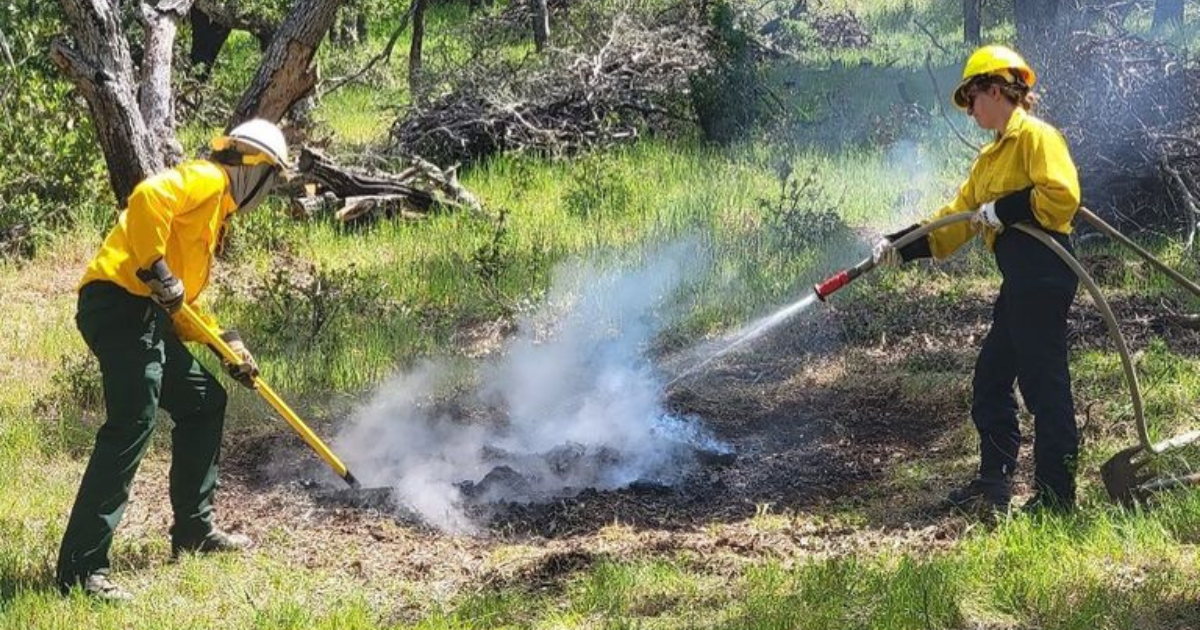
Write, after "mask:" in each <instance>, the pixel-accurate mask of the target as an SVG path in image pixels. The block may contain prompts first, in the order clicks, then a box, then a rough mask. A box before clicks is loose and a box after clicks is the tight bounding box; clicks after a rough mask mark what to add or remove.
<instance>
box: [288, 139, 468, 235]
mask: <svg viewBox="0 0 1200 630" xmlns="http://www.w3.org/2000/svg"><path fill="white" fill-rule="evenodd" d="M410 160H411V161H412V166H410V167H408V168H405V169H404V170H402V171H401V172H399V173H397V174H387V173H365V172H362V171H359V170H354V169H349V168H345V167H342V166H339V165H338V164H336V163H335V162H334V161H333V160H332V159H330V158H329V157H328V156H326V155H324V154H323V153H321V152H320V151H317V150H314V149H310V148H305V149H303V150H302V151H301V152H300V159H299V163H298V166H299V171H298V172H299V175H300V177H299V178H298V179H299V180H301V181H303V182H308V183H310V184H312V185H313V186H314V187H315V188H316V189H319V191H320V194H311V193H310V194H305V195H303V196H301V197H299V198H296V199H294V200H293V201H292V204H291V214H292V216H293V217H294V218H312V217H316V216H320V215H324V214H329V213H331V212H332V213H333V214H334V216H335V217H336V218H337V220H338V221H341V222H343V223H347V222H360V221H363V220H373V219H378V218H391V217H395V216H400V217H403V218H405V219H418V218H423V217H425V216H428V215H429V214H430V213H432V212H435V211H437V210H438V209H440V208H466V209H468V210H470V211H471V212H474V213H476V214H478V215H481V216H482V215H483V207H482V205H481V204H480V203H479V200H478V199H477V198H476V197H475V195H474V194H472V193H471V191H469V190H467V189H466V188H465V187H464V186H463V185H462V184H461V183H459V181H458V176H457V174H456V172H455V169H454V168H450V169H446V170H443V169H441V168H439V167H437V166H436V165H434V164H432V163H430V162H428V161H426V160H423V159H421V158H419V157H413V158H410Z"/></svg>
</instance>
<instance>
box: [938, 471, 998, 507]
mask: <svg viewBox="0 0 1200 630" xmlns="http://www.w3.org/2000/svg"><path fill="white" fill-rule="evenodd" d="M1011 500H1012V483H1011V482H1010V481H1009V480H1008V479H1004V478H999V479H992V478H984V477H976V478H975V479H972V480H971V483H968V484H967V485H966V486H963V487H962V488H956V489H954V490H951V491H950V494H949V495H947V496H946V504H947V505H948V506H949V507H952V508H957V509H966V508H969V507H972V506H975V505H979V506H981V507H985V508H989V509H992V510H1000V511H1003V510H1007V509H1008V504H1009V502H1010V501H1011Z"/></svg>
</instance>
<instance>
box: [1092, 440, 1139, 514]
mask: <svg viewBox="0 0 1200 630" xmlns="http://www.w3.org/2000/svg"><path fill="white" fill-rule="evenodd" d="M1143 450H1144V449H1142V447H1141V445H1138V446H1131V447H1129V448H1127V449H1125V450H1123V451H1121V452H1119V453H1117V454H1116V455H1113V456H1112V457H1110V458H1109V460H1108V461H1106V462H1104V464H1103V465H1102V466H1100V477H1101V478H1102V479H1104V489H1105V490H1107V491H1108V496H1109V498H1110V499H1112V500H1113V501H1116V502H1117V503H1119V504H1121V505H1122V506H1124V507H1133V506H1134V505H1135V504H1137V503H1139V502H1141V501H1143V500H1144V499H1145V498H1146V497H1145V494H1144V493H1143V492H1142V491H1141V486H1142V484H1143V483H1145V482H1146V481H1147V478H1146V477H1144V476H1143V475H1141V474H1139V473H1140V471H1141V470H1142V468H1144V467H1145V466H1146V461H1145V460H1142V461H1139V460H1137V459H1136V457H1137V456H1138V455H1139V454H1141V453H1142V452H1143Z"/></svg>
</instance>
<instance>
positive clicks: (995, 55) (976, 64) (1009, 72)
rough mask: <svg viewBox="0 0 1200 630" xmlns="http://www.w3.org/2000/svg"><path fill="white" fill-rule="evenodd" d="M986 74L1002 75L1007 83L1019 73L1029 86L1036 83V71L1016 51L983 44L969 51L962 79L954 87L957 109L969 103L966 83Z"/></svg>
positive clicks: (1005, 47) (1013, 79)
mask: <svg viewBox="0 0 1200 630" xmlns="http://www.w3.org/2000/svg"><path fill="white" fill-rule="evenodd" d="M986 75H996V76H1001V77H1004V78H1005V79H1006V80H1007V81H1008V82H1009V83H1012V82H1013V81H1015V80H1016V76H1015V75H1020V77H1021V80H1022V82H1023V83H1024V84H1025V85H1027V86H1029V87H1033V84H1034V83H1037V73H1035V72H1034V71H1033V68H1030V67H1029V64H1027V63H1025V59H1023V58H1022V57H1021V55H1018V54H1017V51H1015V50H1013V49H1011V48H1009V47H1007V46H998V45H995V44H993V45H990V46H984V47H982V48H980V49H979V50H976V51H975V52H973V53H971V56H970V57H969V58H968V59H967V64H966V65H965V66H963V72H962V80H960V81H959V82H958V85H957V86H956V87H955V88H954V94H953V100H954V104H955V105H957V106H958V108H959V109H966V108H967V106H968V105H970V103H968V102H967V99H966V91H965V88H966V87H967V84H968V83H970V82H971V80H972V79H974V78H975V77H978V76H986Z"/></svg>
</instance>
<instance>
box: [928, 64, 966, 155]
mask: <svg viewBox="0 0 1200 630" xmlns="http://www.w3.org/2000/svg"><path fill="white" fill-rule="evenodd" d="M930 57H931V56H930V55H928V54H926V55H925V72H927V73H928V74H929V80H930V81H931V82H932V83H933V92H934V94H935V95H937V96H935V97H934V99H933V100H934V102H935V103H936V104H937V108H938V113H940V114H941V115H942V119H943V120H945V121H946V124H947V125H950V130H951V131H953V132H954V135H955V136H958V139H959V140H961V141H962V143H963V144H965V145H966V146H967V147H968V148H970V149H971V151H972V152H973V153H978V152H979V146H978V145H976V144H975V143H974V142H971V141H970V140H968V139H967V137H966V136H964V135H963V133H962V132H961V131H959V130H958V126H957V125H955V124H954V121H952V120H950V115H949V114H947V113H946V106H945V105H942V99H941V98H940V96H941V94H942V88H941V87H939V86H938V81H937V75H935V74H934V73H933V61H932V60H931V58H930Z"/></svg>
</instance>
